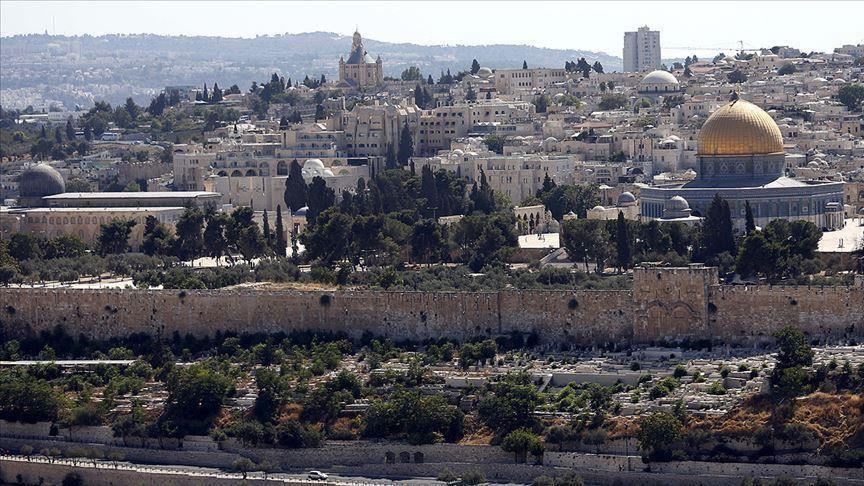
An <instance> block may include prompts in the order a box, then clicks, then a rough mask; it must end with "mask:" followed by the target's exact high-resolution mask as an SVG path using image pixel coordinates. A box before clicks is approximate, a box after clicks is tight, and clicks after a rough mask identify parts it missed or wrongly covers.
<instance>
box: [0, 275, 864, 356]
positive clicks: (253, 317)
mask: <svg viewBox="0 0 864 486" xmlns="http://www.w3.org/2000/svg"><path fill="white" fill-rule="evenodd" d="M717 280H718V278H717V269H716V268H706V267H686V268H650V267H648V268H637V269H635V270H634V279H633V291H615V290H606V291H587V290H574V291H564V290H512V291H500V292H384V291H266V290H254V289H241V290H238V289H229V290H67V289H0V339H2V338H12V337H22V336H27V335H35V334H38V333H39V332H41V331H45V330H51V329H53V328H54V327H55V326H56V325H58V324H60V325H63V326H64V327H65V328H66V331H67V332H68V333H69V334H71V335H73V336H77V335H78V334H84V335H86V336H88V337H89V338H91V339H108V338H111V337H126V336H128V335H129V334H132V333H138V332H143V333H148V334H152V335H157V334H161V335H163V336H170V335H172V334H173V333H174V332H177V333H179V334H180V335H186V334H187V333H191V334H193V335H196V336H205V335H211V336H212V335H213V334H215V333H216V332H217V331H222V332H225V331H232V332H236V333H251V332H278V331H283V332H291V331H301V330H314V331H330V332H344V333H346V334H348V335H349V336H351V337H353V338H359V337H360V336H362V335H363V334H364V333H366V332H369V333H372V334H374V335H376V336H381V337H389V338H392V339H394V340H414V341H422V340H425V339H439V338H442V337H447V338H452V339H457V340H465V339H470V338H473V337H479V336H496V335H501V334H509V333H510V332H512V331H520V332H525V333H530V332H535V333H537V335H538V337H539V338H540V340H541V341H542V342H546V343H572V344H578V345H587V346H591V345H608V344H628V343H636V344H650V343H661V342H664V341H673V342H674V341H681V340H710V339H713V340H715V341H717V342H724V343H729V344H743V345H750V344H754V343H756V342H759V341H762V340H768V339H770V336H771V334H772V333H773V332H774V331H776V330H777V329H779V328H780V327H782V326H784V325H787V324H792V325H795V326H798V327H799V328H801V329H802V330H803V331H804V332H806V333H808V334H809V335H810V338H811V339H813V340H820V341H825V342H832V341H837V340H841V339H858V340H860V339H861V338H862V337H864V287H824V288H822V287H803V286H798V287H772V286H725V285H718V284H717Z"/></svg>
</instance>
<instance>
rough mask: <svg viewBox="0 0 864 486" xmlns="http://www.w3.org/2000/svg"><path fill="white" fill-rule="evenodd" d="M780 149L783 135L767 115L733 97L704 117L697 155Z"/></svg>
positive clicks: (777, 150) (738, 153)
mask: <svg viewBox="0 0 864 486" xmlns="http://www.w3.org/2000/svg"><path fill="white" fill-rule="evenodd" d="M782 152H783V135H782V134H781V133H780V128H778V127H777V123H775V122H774V119H773V118H771V115H769V114H768V113H766V112H765V110H763V109H762V108H759V107H758V106H756V105H754V104H753V103H750V102H749V101H744V100H739V99H734V100H733V101H731V102H729V103H728V104H726V105H724V106H721V107H720V108H719V109H717V111H715V112H714V113H712V114H711V116H709V117H708V120H706V121H705V124H704V125H702V129H701V130H700V131H699V139H698V155H706V156H716V155H720V156H723V155H766V154H776V153H782Z"/></svg>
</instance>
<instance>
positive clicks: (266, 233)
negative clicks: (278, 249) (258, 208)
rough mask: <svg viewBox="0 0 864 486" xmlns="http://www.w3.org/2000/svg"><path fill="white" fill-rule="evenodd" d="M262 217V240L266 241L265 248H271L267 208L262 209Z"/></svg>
mask: <svg viewBox="0 0 864 486" xmlns="http://www.w3.org/2000/svg"><path fill="white" fill-rule="evenodd" d="M263 219H264V221H263V224H262V226H263V228H262V229H263V231H264V241H265V242H266V243H267V248H272V247H273V241H272V238H271V236H272V233H270V221H269V220H268V219H267V210H266V209H265V210H264V216H263Z"/></svg>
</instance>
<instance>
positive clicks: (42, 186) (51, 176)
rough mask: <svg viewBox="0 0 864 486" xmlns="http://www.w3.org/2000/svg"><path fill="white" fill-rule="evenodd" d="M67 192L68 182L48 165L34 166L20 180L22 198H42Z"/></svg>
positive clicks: (25, 170) (19, 192)
mask: <svg viewBox="0 0 864 486" xmlns="http://www.w3.org/2000/svg"><path fill="white" fill-rule="evenodd" d="M62 192H66V182H65V181H64V180H63V176H62V175H60V173H59V172H57V170H56V169H55V168H53V167H51V166H50V165H48V164H36V165H32V166H30V167H28V168H26V169H24V171H22V172H21V175H20V176H19V178H18V194H19V195H20V197H22V198H41V197H45V196H53V195H54V194H60V193H62Z"/></svg>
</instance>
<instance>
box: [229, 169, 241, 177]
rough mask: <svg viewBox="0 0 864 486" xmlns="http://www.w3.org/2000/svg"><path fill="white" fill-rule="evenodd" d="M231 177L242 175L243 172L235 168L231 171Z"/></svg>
mask: <svg viewBox="0 0 864 486" xmlns="http://www.w3.org/2000/svg"><path fill="white" fill-rule="evenodd" d="M231 177H243V173H242V172H240V171H239V170H235V171H234V172H232V173H231Z"/></svg>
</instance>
